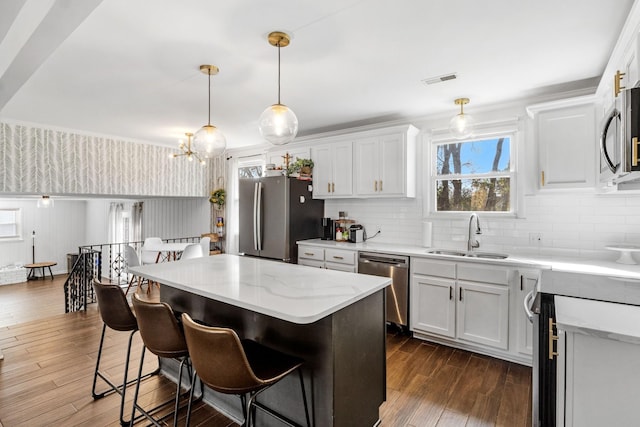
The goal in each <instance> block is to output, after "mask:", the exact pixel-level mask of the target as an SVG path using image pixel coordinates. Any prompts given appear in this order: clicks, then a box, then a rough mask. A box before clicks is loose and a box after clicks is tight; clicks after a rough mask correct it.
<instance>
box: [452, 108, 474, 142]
mask: <svg viewBox="0 0 640 427" xmlns="http://www.w3.org/2000/svg"><path fill="white" fill-rule="evenodd" d="M454 102H455V104H456V105H459V106H460V114H457V115H456V116H455V117H454V118H452V119H451V121H450V122H449V132H451V135H453V137H454V138H456V139H465V138H469V137H470V136H473V128H474V125H475V121H474V120H473V118H472V117H471V116H470V115H468V114H465V113H464V105H465V104H468V103H469V98H458V99H456V100H455V101H454Z"/></svg>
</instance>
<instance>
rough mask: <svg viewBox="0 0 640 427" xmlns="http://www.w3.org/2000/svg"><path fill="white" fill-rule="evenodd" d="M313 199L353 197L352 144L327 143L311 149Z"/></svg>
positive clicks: (341, 142) (342, 142) (344, 142)
mask: <svg viewBox="0 0 640 427" xmlns="http://www.w3.org/2000/svg"><path fill="white" fill-rule="evenodd" d="M311 158H312V159H313V164H314V166H313V197H314V198H315V199H329V198H334V197H335V198H344V197H352V196H353V168H352V164H353V143H352V142H351V140H348V141H337V142H328V143H324V144H320V145H316V146H314V147H312V148H311Z"/></svg>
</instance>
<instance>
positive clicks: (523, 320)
mask: <svg viewBox="0 0 640 427" xmlns="http://www.w3.org/2000/svg"><path fill="white" fill-rule="evenodd" d="M518 273H519V276H520V277H519V284H518V288H517V291H516V303H515V306H514V311H515V317H516V349H517V351H518V352H519V353H522V354H526V355H532V354H533V325H532V324H531V322H530V321H529V319H528V318H527V315H526V314H525V313H524V304H525V298H526V297H527V295H528V294H529V292H531V291H533V289H534V288H535V286H536V285H537V283H538V280H540V270H535V269H520V270H519V271H518Z"/></svg>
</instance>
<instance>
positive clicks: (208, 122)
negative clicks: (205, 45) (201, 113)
mask: <svg viewBox="0 0 640 427" xmlns="http://www.w3.org/2000/svg"><path fill="white" fill-rule="evenodd" d="M207 74H208V75H209V120H208V121H207V126H211V70H209V72H208V73H207Z"/></svg>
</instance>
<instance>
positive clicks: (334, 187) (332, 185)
mask: <svg viewBox="0 0 640 427" xmlns="http://www.w3.org/2000/svg"><path fill="white" fill-rule="evenodd" d="M331 192H332V193H335V192H336V183H335V182H332V183H331Z"/></svg>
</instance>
